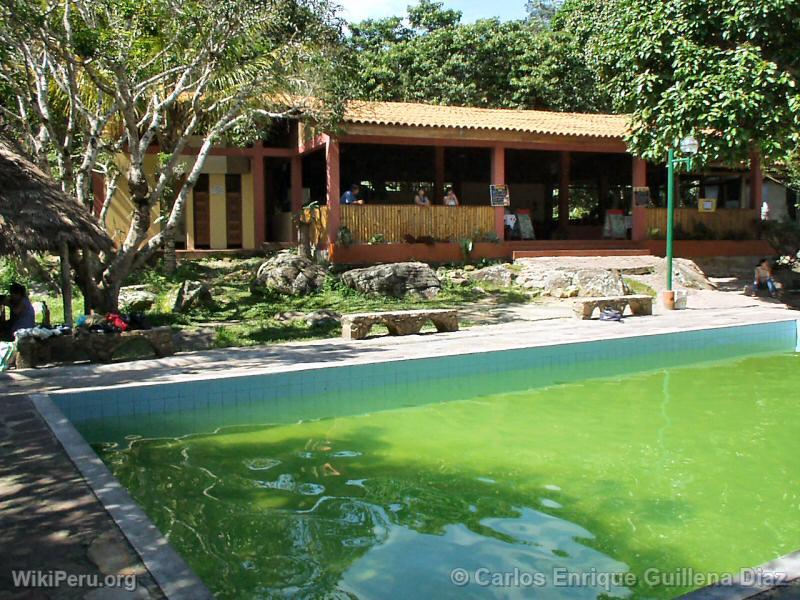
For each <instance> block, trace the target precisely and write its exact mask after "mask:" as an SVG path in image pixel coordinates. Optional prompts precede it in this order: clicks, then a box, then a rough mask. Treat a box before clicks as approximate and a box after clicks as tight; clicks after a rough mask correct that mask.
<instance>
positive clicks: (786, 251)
mask: <svg viewBox="0 0 800 600" xmlns="http://www.w3.org/2000/svg"><path fill="white" fill-rule="evenodd" d="M761 237H763V238H764V239H765V240H767V241H768V242H769V243H770V245H771V246H772V247H773V248H775V250H776V251H777V252H778V254H780V255H787V256H797V254H798V251H800V224H798V223H795V222H793V221H766V222H764V223H763V229H762V232H761Z"/></svg>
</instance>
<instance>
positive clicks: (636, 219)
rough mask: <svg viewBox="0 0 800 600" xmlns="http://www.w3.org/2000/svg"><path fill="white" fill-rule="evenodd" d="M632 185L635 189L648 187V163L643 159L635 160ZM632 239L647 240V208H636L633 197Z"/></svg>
mask: <svg viewBox="0 0 800 600" xmlns="http://www.w3.org/2000/svg"><path fill="white" fill-rule="evenodd" d="M631 185H632V186H633V187H634V188H637V187H647V162H646V161H644V160H642V159H641V158H636V157H634V158H633V177H632V179H631ZM631 202H632V203H633V206H632V207H631V220H632V221H633V223H632V224H631V239H632V240H636V241H641V240H644V239H647V208H645V207H644V206H636V202H635V201H634V199H633V195H631Z"/></svg>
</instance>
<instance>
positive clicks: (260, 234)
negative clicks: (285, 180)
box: [250, 154, 267, 250]
mask: <svg viewBox="0 0 800 600" xmlns="http://www.w3.org/2000/svg"><path fill="white" fill-rule="evenodd" d="M250 172H251V173H252V174H253V227H254V229H255V231H254V232H253V240H254V242H255V246H256V249H257V250H260V249H261V248H262V246H263V245H264V242H266V241H267V206H266V200H267V199H266V195H265V193H264V157H263V156H262V155H261V154H258V155H256V156H254V157H253V158H251V159H250Z"/></svg>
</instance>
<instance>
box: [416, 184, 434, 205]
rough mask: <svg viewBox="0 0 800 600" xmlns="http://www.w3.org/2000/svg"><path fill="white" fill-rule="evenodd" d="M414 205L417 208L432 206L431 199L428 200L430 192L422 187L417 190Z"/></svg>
mask: <svg viewBox="0 0 800 600" xmlns="http://www.w3.org/2000/svg"><path fill="white" fill-rule="evenodd" d="M414 204H416V205H417V206H430V205H431V199H430V198H428V190H426V189H425V188H424V187H421V188H419V189H418V190H417V195H416V196H414Z"/></svg>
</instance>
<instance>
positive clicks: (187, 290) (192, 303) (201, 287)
mask: <svg viewBox="0 0 800 600" xmlns="http://www.w3.org/2000/svg"><path fill="white" fill-rule="evenodd" d="M170 303H171V305H172V312H185V311H187V310H190V309H192V308H201V307H211V306H213V305H214V298H213V297H212V296H211V291H210V290H209V289H208V286H206V284H204V283H203V282H202V281H194V280H189V281H184V282H183V284H181V285H180V286H179V287H177V288H176V289H175V290H173V292H172V296H171V297H170Z"/></svg>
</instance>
